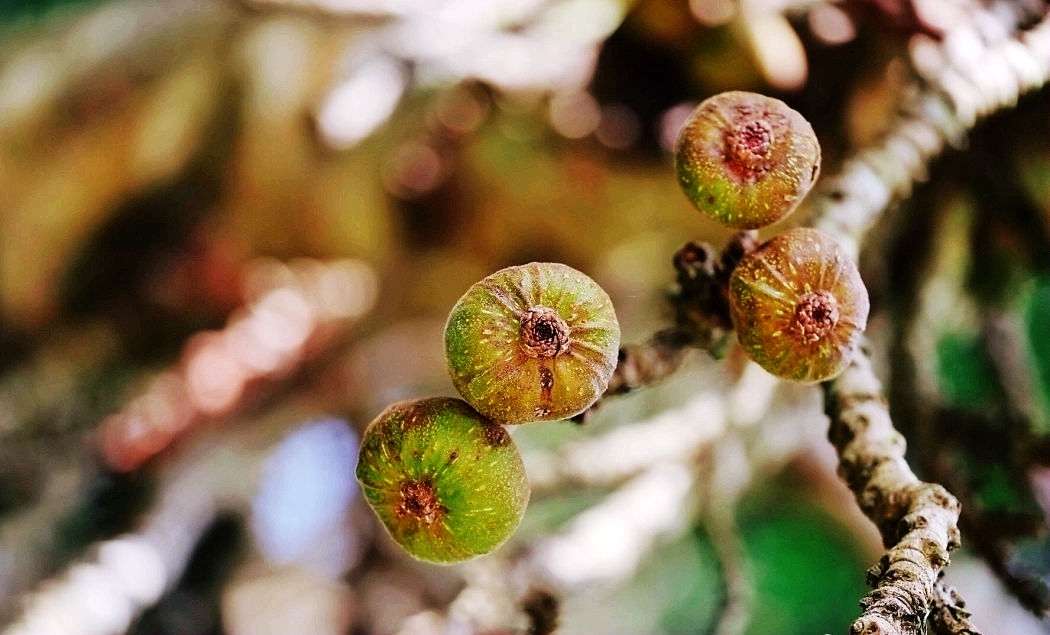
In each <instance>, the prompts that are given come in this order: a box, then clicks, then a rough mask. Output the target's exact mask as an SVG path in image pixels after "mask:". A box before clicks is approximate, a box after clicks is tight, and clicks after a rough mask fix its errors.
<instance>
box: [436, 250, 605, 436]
mask: <svg viewBox="0 0 1050 635" xmlns="http://www.w3.org/2000/svg"><path fill="white" fill-rule="evenodd" d="M619 347H620V326H619V323H618V322H617V321H616V313H615V311H614V310H613V305H612V301H611V300H609V296H608V294H606V293H605V291H604V290H603V289H602V288H601V287H600V286H598V284H597V283H595V282H594V281H593V280H591V279H590V278H589V277H587V276H586V275H584V274H582V273H580V272H579V271H576V270H575V269H573V268H572V267H568V266H566V265H563V264H559V263H537V262H533V263H529V264H527V265H519V266H515V267H508V268H506V269H501V270H500V271H497V272H496V273H494V274H492V275H491V276H488V277H487V278H485V279H484V280H482V281H480V282H478V283H477V284H475V285H473V286H472V287H471V288H470V289H468V290H467V292H466V293H465V294H464V295H463V297H462V298H460V299H459V302H457V303H456V305H455V307H453V308H452V311H451V313H450V314H449V317H448V322H447V324H446V325H445V353H446V356H447V359H448V367H449V373H450V374H451V375H452V382H453V383H454V384H455V386H456V389H457V390H458V391H459V393H460V394H461V395H462V396H463V398H464V399H466V400H467V402H469V403H470V405H472V406H474V407H475V408H476V409H477V410H478V412H480V413H481V414H483V415H485V416H486V417H488V418H489V419H491V420H493V421H495V422H496V423H504V424H516V423H525V422H528V421H540V420H557V419H565V418H568V417H572V416H574V415H577V414H579V413H580V412H583V411H584V410H586V409H587V408H588V407H589V406H590V405H591V404H593V403H594V402H595V401H596V400H597V399H598V397H600V396H601V395H602V393H603V392H605V389H606V387H607V386H608V385H609V378H610V377H611V376H612V372H613V370H614V369H615V368H616V362H617V354H618V352H619Z"/></svg>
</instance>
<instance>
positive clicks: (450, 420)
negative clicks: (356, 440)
mask: <svg viewBox="0 0 1050 635" xmlns="http://www.w3.org/2000/svg"><path fill="white" fill-rule="evenodd" d="M357 480H358V481H359V482H360V483H361V488H362V490H363V491H364V494H365V498H366V499H367V500H368V503H369V505H371V507H372V509H373V510H374V511H375V513H376V515H377V516H379V519H380V520H381V521H382V523H383V526H385V527H386V529H387V531H388V532H389V533H390V535H391V537H393V539H394V540H395V541H396V542H397V543H398V544H399V545H401V546H402V547H403V548H404V549H405V551H407V552H408V553H409V554H411V555H412V556H413V557H415V558H418V559H419V560H425V561H428V562H434V563H440V564H451V563H455V562H460V561H462V560H467V559H469V558H472V557H474V556H479V555H482V554H486V553H489V552H491V551H492V550H494V549H496V548H497V547H499V546H500V545H501V544H503V542H504V541H506V540H507V538H508V537H510V535H511V534H512V533H513V532H514V529H515V528H516V527H517V526H518V523H519V522H520V521H521V517H522V515H523V514H524V513H525V507H526V505H527V504H528V501H529V484H528V480H527V479H526V476H525V466H524V464H523V463H522V460H521V455H520V454H519V453H518V449H517V448H516V447H515V445H514V442H513V440H512V439H511V438H510V435H509V434H507V431H506V430H504V429H503V428H502V427H501V426H499V425H496V424H494V423H492V422H491V421H488V420H487V419H485V418H484V417H482V416H481V415H479V414H478V413H477V412H475V411H474V409H472V408H471V407H470V406H469V405H467V404H466V403H464V402H463V401H461V400H459V399H450V398H442V397H438V398H431V399H421V400H415V401H405V402H401V403H397V404H394V405H392V406H390V407H388V408H387V409H386V410H384V411H383V412H382V413H380V414H379V416H378V417H376V418H375V420H374V421H372V423H371V424H369V426H368V428H367V429H366V430H365V432H364V435H363V438H362V441H361V451H360V456H359V458H358V463H357Z"/></svg>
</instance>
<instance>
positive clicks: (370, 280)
mask: <svg viewBox="0 0 1050 635" xmlns="http://www.w3.org/2000/svg"><path fill="white" fill-rule="evenodd" d="M971 4H973V5H980V6H981V7H982V10H984V9H988V10H989V11H993V13H994V12H995V11H998V12H999V13H1003V12H1004V11H1006V12H1008V13H1009V14H1010V15H1011V16H1013V18H1012V19H1015V21H1020V22H1021V24H1022V26H1025V25H1031V24H1034V23H1035V22H1037V21H1038V20H1040V19H1045V14H1046V6H1045V4H1043V3H1042V2H1041V1H1039V0H1029V1H1025V0H1017V1H1015V2H1005V1H1000V2H989V3H977V2H973V3H970V2H966V1H964V0H937V1H933V0H927V1H925V2H923V1H920V0H915V1H914V2H909V1H908V0H856V1H852V2H826V1H822V0H689V1H687V0H637V1H635V2H626V1H621V0H487V1H484V2H482V1H477V0H475V1H471V0H442V1H437V0H433V1H429V2H428V1H426V0H241V1H235V0H225V1H220V0H167V1H165V2H156V1H137V2H136V1H106V2H98V1H95V0H74V1H69V0H66V1H63V0H37V1H24V0H0V19H2V23H0V625H8V626H7V629H8V630H6V631H4V632H7V633H12V634H14V633H18V634H20V635H21V634H28V633H42V634H47V635H59V634H63V635H73V634H76V633H84V634H87V633H92V634H93V633H99V634H105V633H124V632H127V633H134V634H138V635H159V634H171V635H193V634H204V633H231V634H233V633H236V634H246V635H250V634H256V633H290V632H300V633H362V634H364V633H442V632H445V633H475V632H477V633H482V632H487V633H509V632H534V633H547V632H551V631H552V630H553V629H552V627H553V622H554V621H555V618H556V622H557V625H558V626H557V632H559V633H565V634H566V635H568V634H573V633H578V634H594V633H623V634H642V633H647V634H656V633H669V634H673V633H723V634H727V635H728V634H732V633H755V634H759V633H779V634H782V635H785V634H792V633H799V634H801V633H825V632H831V633H834V632H838V633H842V632H846V630H847V629H848V625H849V624H850V622H851V621H852V620H853V618H855V617H856V616H857V614H858V612H859V609H858V608H857V602H858V600H859V599H860V598H861V597H862V596H863V595H864V593H865V591H866V587H865V581H864V580H865V570H866V568H867V567H869V566H870V565H871V564H873V563H874V562H875V561H876V560H877V559H878V557H879V556H880V555H881V553H882V546H881V544H880V539H879V537H878V534H877V532H876V531H875V529H874V527H873V526H871V524H870V523H869V522H868V521H867V520H866V519H865V518H863V517H862V516H861V515H860V513H859V511H857V509H856V504H855V503H854V501H853V498H852V495H851V494H850V493H849V491H848V490H847V489H846V488H845V486H844V485H843V484H842V483H841V482H840V481H839V479H838V477H837V476H836V475H835V465H836V459H835V455H834V451H833V450H832V448H831V447H830V445H829V444H828V443H827V441H826V439H825V436H824V435H825V434H826V426H827V422H826V419H825V417H824V415H823V414H822V408H821V399H820V394H819V390H816V389H814V388H812V387H809V388H806V387H796V386H786V385H782V384H780V383H777V382H775V381H773V380H772V379H771V378H770V377H769V376H767V375H765V374H764V373H763V372H762V371H760V370H757V369H756V368H755V367H753V366H751V365H749V364H747V363H746V362H745V361H744V360H743V358H742V357H741V356H740V354H739V353H738V352H737V351H735V350H733V349H730V350H728V351H727V352H726V353H725V355H724V357H723V358H722V359H718V360H715V359H713V358H712V357H711V356H710V355H708V354H707V353H705V352H702V351H697V352H696V353H695V354H694V355H692V356H691V357H689V358H688V360H687V362H686V364H685V365H684V367H683V368H682V369H681V370H680V371H679V372H677V373H676V374H675V375H674V376H673V377H672V378H670V379H668V380H666V381H664V382H662V383H660V384H658V385H656V386H654V387H652V388H650V389H647V390H645V391H641V392H638V393H636V394H633V395H630V396H627V397H623V398H620V399H615V400H613V399H611V400H609V401H607V402H605V403H603V404H602V406H601V408H600V409H599V410H598V411H597V413H596V416H595V417H593V419H592V420H590V421H589V422H588V423H587V424H586V425H582V426H581V425H575V424H572V423H551V424H534V425H528V426H520V427H517V428H515V429H514V430H513V434H514V437H515V440H516V442H517V443H518V445H519V447H520V448H521V449H522V452H523V454H524V455H525V460H526V465H527V466H528V469H529V475H530V480H531V482H532V484H533V498H532V502H531V503H530V508H529V510H528V513H527V515H526V518H525V521H524V523H523V525H522V527H521V528H520V529H519V531H518V532H517V533H516V534H515V536H514V537H513V538H512V539H511V541H510V542H509V543H508V544H507V545H505V546H504V547H503V548H502V549H501V550H499V551H498V552H497V553H495V554H493V555H490V556H486V557H483V558H479V559H477V560H475V561H471V562H469V563H466V564H463V565H458V566H455V567H437V566H431V565H424V564H420V563H418V562H415V561H412V560H411V559H410V558H408V557H407V556H406V555H404V554H403V553H402V552H401V551H400V550H399V549H398V548H397V547H396V546H395V545H393V543H392V542H391V541H390V540H389V539H388V538H387V536H386V535H385V534H384V533H383V531H382V530H381V529H380V528H379V526H378V525H377V524H376V523H375V520H374V518H373V516H372V515H371V512H370V511H369V510H368V509H367V506H366V505H364V503H363V501H362V499H361V496H360V495H359V492H358V486H357V483H356V481H355V479H354V478H353V470H354V464H355V462H356V458H357V441H358V438H359V434H360V431H361V430H363V428H364V426H365V425H367V423H368V422H369V421H370V420H371V418H372V417H374V416H375V415H376V414H377V413H378V412H379V411H380V410H382V409H383V408H384V407H385V406H386V405H388V404H390V403H392V402H394V401H397V400H401V399H407V398H414V397H425V396H432V395H454V394H455V393H454V390H453V388H452V385H451V382H450V380H449V379H448V377H447V374H446V370H445V368H444V359H443V352H442V329H443V326H444V320H445V316H446V314H447V312H448V310H449V308H451V306H452V305H453V304H454V302H455V301H456V299H457V298H458V297H459V296H460V295H461V294H462V293H463V292H464V291H465V290H466V288H467V287H468V286H469V285H470V284H472V283H473V282H475V281H476V280H478V279H480V278H482V277H484V276H485V275H487V274H489V273H491V272H493V271H495V270H496V269H498V268H500V267H503V266H506V265H510V264H519V263H524V262H528V261H530V260H545V261H559V262H564V263H566V264H569V265H571V266H573V267H576V268H578V269H581V270H582V271H584V272H587V273H588V274H589V275H591V276H592V277H593V278H595V279H596V280H597V281H598V282H599V283H600V284H602V285H603V286H604V287H605V289H606V290H607V291H608V292H609V293H610V295H611V296H612V298H613V301H614V304H615V306H616V308H617V313H618V315H619V318H620V322H621V326H622V328H623V332H624V341H625V342H641V341H644V340H645V339H646V338H647V337H648V336H649V335H650V334H652V333H653V332H654V331H656V330H658V329H660V328H661V327H663V326H665V325H667V324H669V323H670V321H671V320H672V319H673V318H672V314H671V311H670V310H669V307H668V306H667V304H666V302H665V296H666V294H667V292H668V289H669V287H670V284H671V283H672V282H673V280H674V271H673V269H672V267H671V257H672V255H673V253H674V251H675V250H676V249H677V248H678V247H679V246H681V245H682V244H683V243H684V242H686V241H687V240H704V241H709V242H711V243H712V244H714V245H716V246H721V245H722V244H723V243H724V242H725V241H726V239H727V238H728V237H729V233H728V231H727V230H725V229H722V228H720V227H719V226H717V225H715V224H714V223H713V222H712V221H709V220H707V219H706V218H704V217H702V216H701V215H700V214H699V213H697V212H696V211H695V210H694V209H693V208H692V207H691V206H690V204H689V203H688V201H687V200H686V199H685V197H684V196H683V195H682V194H681V193H680V191H679V189H678V186H677V184H676V181H675V178H674V176H673V171H672V161H671V156H670V148H671V146H672V144H673V140H674V137H675V134H676V132H677V130H678V126H679V125H680V123H681V122H682V120H683V118H684V117H685V115H686V114H687V113H688V112H689V111H690V110H691V109H692V107H693V106H695V104H696V103H697V102H698V101H700V100H701V99H703V98H705V97H707V96H709V95H711V94H714V93H716V92H719V91H722V90H728V89H743V90H754V91H758V92H763V93H766V94H769V95H773V96H777V97H780V98H782V99H784V100H786V101H787V102H788V103H789V104H791V105H792V106H793V107H795V108H796V109H798V110H799V111H800V112H802V113H803V114H804V115H805V116H806V117H807V118H808V119H809V120H810V121H811V122H812V123H813V125H814V128H815V129H816V132H817V135H818V137H819V138H820V141H821V144H822V147H823V154H824V167H823V173H824V174H825V175H827V174H834V173H835V172H836V170H837V167H838V166H839V165H841V164H842V162H843V160H845V159H846V158H848V157H850V156H852V155H854V154H855V153H856V152H857V151H858V150H859V149H862V148H865V147H869V146H872V145H875V144H877V143H878V141H879V139H880V138H881V135H883V134H884V133H885V132H886V130H887V128H888V126H890V125H891V123H892V121H893V117H894V115H895V114H896V109H897V107H898V104H899V103H900V101H901V99H902V96H903V95H905V94H907V93H908V91H910V90H915V89H916V87H917V86H918V87H920V88H921V86H922V83H921V81H919V80H918V79H917V75H916V72H915V70H914V65H915V62H916V56H917V53H916V52H917V51H919V52H921V51H922V50H925V49H924V48H923V47H924V46H926V47H929V46H936V45H937V43H938V42H939V41H941V40H942V39H943V38H944V36H945V34H946V33H951V32H952V29H955V28H957V27H959V26H960V25H962V26H965V25H966V22H967V20H970V19H971V18H972V15H973V14H972V12H970V10H971ZM961 46H964V47H965V43H964V44H962V45H961ZM889 211H890V213H889V214H887V215H886V217H885V218H883V219H882V221H881V222H880V223H879V224H878V225H877V227H876V228H875V230H874V231H873V232H872V234H871V235H870V237H869V240H868V241H867V243H866V244H865V249H864V251H863V253H862V256H861V261H860V264H861V269H862V273H863V275H864V278H865V280H866V282H867V283H868V286H869V290H870V292H871V296H872V301H873V317H872V323H871V327H870V329H869V335H870V336H871V338H872V340H873V342H874V343H875V348H876V351H877V353H876V355H875V359H876V363H877V364H878V365H879V367H880V368H879V370H880V372H881V374H882V377H883V378H884V380H885V381H886V384H887V393H888V395H889V398H890V401H891V407H892V410H893V414H894V418H895V423H896V424H897V427H898V428H899V429H900V430H901V431H902V432H903V433H904V434H905V436H906V437H907V438H908V442H909V459H910V461H911V464H912V466H913V469H915V470H916V472H917V473H918V474H919V476H920V477H921V478H924V479H926V480H932V481H938V482H941V483H943V484H944V485H945V486H946V487H948V489H949V490H950V491H952V492H953V493H954V494H956V495H957V496H959V498H960V499H961V500H962V501H963V506H964V512H963V518H962V520H961V529H962V533H963V543H964V548H963V549H962V550H961V551H959V552H957V553H956V554H955V555H954V557H953V563H952V566H951V567H950V568H949V570H948V582H949V583H950V584H952V585H955V586H956V587H958V588H959V589H960V591H961V592H962V593H963V594H964V596H965V597H966V598H967V601H968V605H967V606H968V608H970V609H971V610H972V611H973V612H974V614H975V618H974V620H975V622H976V624H977V625H978V626H981V627H982V628H984V629H986V632H988V631H992V632H1008V633H1017V634H1023V633H1050V624H1048V622H1047V621H1046V618H1045V611H1046V610H1047V606H1048V604H1050V603H1048V599H1047V592H1046V584H1047V582H1048V581H1050V537H1048V535H1047V527H1048V525H1050V92H1048V91H1047V90H1046V89H1045V88H1043V89H1041V90H1039V91H1037V92H1034V93H1031V94H1028V95H1025V96H1023V97H1022V98H1021V99H1020V100H1019V101H1017V103H1016V105H1015V106H1013V107H1011V108H1007V109H1005V110H1004V111H1002V112H1000V113H997V114H995V115H994V116H992V117H991V118H988V119H986V120H984V121H983V122H982V123H980V124H979V125H978V126H977V127H976V128H974V129H973V130H972V131H970V134H969V137H968V139H967V141H966V143H965V144H959V146H958V147H956V148H954V149H952V150H949V151H948V152H947V153H945V154H944V155H943V156H941V157H940V158H939V159H938V160H937V161H936V162H934V163H933V164H932V165H931V166H929V170H928V178H927V179H926V180H925V181H924V182H923V183H921V184H919V185H917V186H916V188H915V189H914V191H913V192H912V195H911V196H910V197H909V198H907V199H906V200H903V201H899V202H895V203H894V204H893V205H892V206H891V208H890V210H889ZM806 218H807V212H806V210H805V209H803V211H802V212H799V213H798V214H796V215H795V216H794V217H792V218H791V219H790V220H788V221H786V222H785V223H784V224H783V225H784V226H787V225H792V224H799V223H805V222H806ZM782 228H783V227H775V228H774V229H773V231H778V230H779V229H782ZM1040 612H1043V615H1044V617H1043V619H1042V620H1040V619H1039V618H1038V617H1036V615H1037V614H1039V613H1040Z"/></svg>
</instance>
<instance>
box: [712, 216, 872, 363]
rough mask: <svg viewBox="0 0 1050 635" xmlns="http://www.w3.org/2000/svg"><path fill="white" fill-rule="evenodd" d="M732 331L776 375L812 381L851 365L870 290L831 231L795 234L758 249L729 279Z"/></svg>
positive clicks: (791, 232) (790, 232)
mask: <svg viewBox="0 0 1050 635" xmlns="http://www.w3.org/2000/svg"><path fill="white" fill-rule="evenodd" d="M729 306H730V316H731V317H732V320H733V328H734V329H735V330H736V333H737V339H738V340H739V341H740V345H741V346H742V347H743V349H744V351H745V352H746V353H747V354H748V356H749V357H751V359H752V360H754V361H755V362H756V363H758V364H759V365H760V366H762V367H763V368H765V369H766V370H767V371H769V372H770V373H772V374H774V375H776V376H778V377H783V378H785V379H791V380H793V381H798V382H803V383H812V382H818V381H825V380H827V379H832V378H833V377H835V376H836V375H838V374H839V373H841V372H842V371H843V370H845V368H846V366H847V364H849V361H850V358H851V357H852V355H853V353H854V351H855V350H856V348H857V346H858V345H859V343H860V336H861V334H862V333H863V331H864V328H865V326H866V325H867V321H868V308H869V304H868V291H867V289H866V288H865V287H864V282H863V281H862V280H861V277H860V273H859V272H858V271H857V267H856V265H854V264H853V261H852V260H850V258H849V256H848V255H847V254H846V253H845V252H844V251H843V250H842V248H841V247H840V246H839V245H838V243H836V242H835V240H834V239H833V238H831V237H830V236H828V235H827V234H825V233H823V232H821V231H819V230H816V229H810V228H805V227H800V228H795V229H789V230H788V231H785V232H783V233H781V234H779V235H778V236H775V237H773V238H772V239H770V240H769V241H767V242H766V243H764V244H762V245H761V246H759V247H758V248H757V249H755V250H754V251H752V252H751V253H749V254H747V255H745V256H744V257H743V259H742V260H741V261H740V262H739V263H738V264H737V265H736V267H735V268H734V269H733V273H732V275H730V277H729Z"/></svg>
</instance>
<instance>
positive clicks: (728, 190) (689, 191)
mask: <svg viewBox="0 0 1050 635" xmlns="http://www.w3.org/2000/svg"><path fill="white" fill-rule="evenodd" d="M675 171H676V172H677V174H678V182H679V184H680V185H681V186H682V190H683V191H684V192H685V194H686V196H687V197H688V198H689V200H690V201H692V203H693V205H695V206H696V207H697V209H699V210H700V211H701V212H703V213H705V214H707V215H708V216H710V217H711V218H713V219H715V220H716V221H718V222H720V223H722V224H723V225H726V226H728V227H733V228H737V229H756V228H759V227H764V226H766V225H770V224H772V223H775V222H776V221H778V220H780V219H782V218H784V217H786V216H787V215H788V214H790V213H791V212H793V211H794V210H795V208H796V207H797V206H798V204H799V202H801V200H802V198H803V197H804V196H805V195H806V193H807V192H808V191H809V190H810V188H811V187H812V186H813V183H814V181H815V180H816V178H817V174H818V173H819V172H820V144H819V142H818V141H817V136H816V134H814V132H813V126H811V125H810V124H809V122H808V121H806V119H805V118H804V117H803V116H802V115H800V114H799V113H798V112H796V111H795V110H793V109H792V108H791V107H790V106H788V105H787V104H785V103H784V102H782V101H780V100H779V99H773V98H772V97H766V96H765V95H759V94H756V93H748V92H743V91H730V92H725V93H721V94H718V95H715V96H713V97H710V98H708V99H705V100H704V101H703V102H701V103H700V105H699V106H697V107H696V109H695V110H694V111H693V113H692V114H691V115H690V116H689V119H688V120H687V121H686V123H685V125H684V126H683V127H682V129H681V131H680V132H679V133H678V140H677V142H676V143H675Z"/></svg>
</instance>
